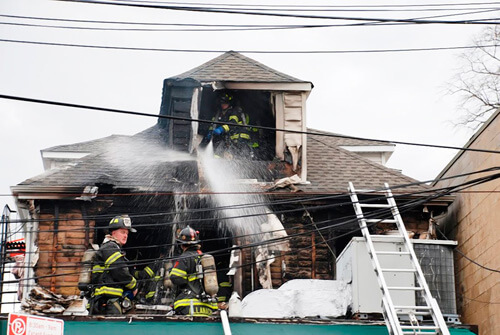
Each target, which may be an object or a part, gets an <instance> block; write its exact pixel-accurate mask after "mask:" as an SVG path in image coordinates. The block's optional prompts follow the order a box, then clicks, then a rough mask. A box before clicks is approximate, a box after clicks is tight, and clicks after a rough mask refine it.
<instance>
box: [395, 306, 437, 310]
mask: <svg viewBox="0 0 500 335" xmlns="http://www.w3.org/2000/svg"><path fill="white" fill-rule="evenodd" d="M394 308H395V309H415V310H416V309H423V310H431V309H432V307H430V306H394Z"/></svg>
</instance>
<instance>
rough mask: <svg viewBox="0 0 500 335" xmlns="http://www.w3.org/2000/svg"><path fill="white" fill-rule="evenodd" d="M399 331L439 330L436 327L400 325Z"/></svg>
mask: <svg viewBox="0 0 500 335" xmlns="http://www.w3.org/2000/svg"><path fill="white" fill-rule="evenodd" d="M401 329H417V330H439V327H438V326H404V325H401Z"/></svg>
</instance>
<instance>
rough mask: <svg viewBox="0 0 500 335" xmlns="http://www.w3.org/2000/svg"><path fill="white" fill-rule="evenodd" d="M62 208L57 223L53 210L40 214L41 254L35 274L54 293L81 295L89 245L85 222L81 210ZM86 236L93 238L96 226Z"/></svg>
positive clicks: (92, 224) (91, 222) (39, 238)
mask: <svg viewBox="0 0 500 335" xmlns="http://www.w3.org/2000/svg"><path fill="white" fill-rule="evenodd" d="M59 211H60V213H59V221H58V224H57V223H55V222H54V214H53V213H45V214H44V213H42V214H40V226H39V229H40V232H39V234H38V241H37V243H38V248H39V255H40V257H39V260H38V263H37V266H36V269H35V275H36V276H37V277H40V278H39V280H38V283H39V285H41V286H43V287H44V288H47V289H50V290H51V291H53V292H55V293H59V294H64V295H73V294H80V291H79V290H78V288H77V284H78V277H79V272H80V263H81V258H82V256H83V253H84V251H85V250H86V249H87V247H88V245H85V241H86V233H85V230H84V227H85V222H84V220H83V219H82V213H81V211H80V210H78V209H64V208H61V209H59ZM94 225H95V223H94V221H89V226H90V228H93V227H94ZM56 227H57V229H56ZM56 230H57V232H56ZM87 236H88V238H89V239H90V241H92V239H93V229H90V231H89V233H88V235H87Z"/></svg>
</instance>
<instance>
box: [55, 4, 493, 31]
mask: <svg viewBox="0 0 500 335" xmlns="http://www.w3.org/2000/svg"><path fill="white" fill-rule="evenodd" d="M56 1H63V2H74V3H86V4H93V5H112V6H127V7H137V8H151V9H166V10H176V11H189V12H202V13H216V14H241V15H251V16H273V17H290V18H302V19H323V20H347V21H364V22H404V23H414V24H480V25H492V24H499V23H500V21H487V20H482V21H481V20H457V21H442V20H416V19H396V18H393V19H386V18H370V17H348V16H317V15H304V14H302V15H298V14H283V13H266V12H258V11H257V12H252V11H241V10H235V9H234V10H233V9H230V10H228V9H224V8H221V9H218V8H215V7H212V8H207V7H194V6H168V5H148V4H144V3H131V2H113V1H88V0H56Z"/></svg>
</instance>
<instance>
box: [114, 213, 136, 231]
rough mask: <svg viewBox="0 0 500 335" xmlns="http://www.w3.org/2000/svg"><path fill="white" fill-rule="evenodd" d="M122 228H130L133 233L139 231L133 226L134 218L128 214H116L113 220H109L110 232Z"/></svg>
mask: <svg viewBox="0 0 500 335" xmlns="http://www.w3.org/2000/svg"><path fill="white" fill-rule="evenodd" d="M120 228H125V229H128V230H129V231H130V232H132V233H136V232H137V230H135V229H134V228H132V220H131V219H130V217H129V216H128V215H127V214H125V215H119V216H115V217H114V218H112V219H111V221H109V226H108V230H109V231H110V232H111V231H113V230H115V229H120Z"/></svg>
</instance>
